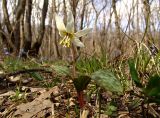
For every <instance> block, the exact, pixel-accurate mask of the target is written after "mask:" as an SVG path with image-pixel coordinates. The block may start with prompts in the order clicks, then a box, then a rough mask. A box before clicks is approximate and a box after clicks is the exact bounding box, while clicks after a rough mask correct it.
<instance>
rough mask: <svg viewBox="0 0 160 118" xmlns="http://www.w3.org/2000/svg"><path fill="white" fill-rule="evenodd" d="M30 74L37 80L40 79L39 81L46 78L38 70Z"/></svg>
mask: <svg viewBox="0 0 160 118" xmlns="http://www.w3.org/2000/svg"><path fill="white" fill-rule="evenodd" d="M29 74H30V75H31V76H32V77H33V78H35V79H36V80H39V81H42V80H44V78H43V77H42V76H41V75H40V74H39V73H37V72H30V73H29Z"/></svg>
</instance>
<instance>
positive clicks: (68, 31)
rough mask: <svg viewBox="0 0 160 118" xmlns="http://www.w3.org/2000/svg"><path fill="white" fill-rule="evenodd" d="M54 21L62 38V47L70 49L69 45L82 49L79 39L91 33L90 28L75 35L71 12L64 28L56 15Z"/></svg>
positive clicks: (82, 45)
mask: <svg viewBox="0 0 160 118" xmlns="http://www.w3.org/2000/svg"><path fill="white" fill-rule="evenodd" d="M55 20H56V25H57V29H58V30H59V34H60V36H61V37H62V40H61V41H60V44H61V45H63V47H70V45H71V43H73V44H74V45H75V46H78V47H84V44H83V43H82V42H81V41H80V40H79V37H82V36H84V35H86V34H88V33H89V32H90V31H91V28H86V29H83V30H80V31H77V32H76V33H75V32H74V18H73V15H72V13H71V12H69V14H68V16H67V25H66V26H65V25H64V22H63V20H62V18H61V17H59V16H58V15H56V17H55Z"/></svg>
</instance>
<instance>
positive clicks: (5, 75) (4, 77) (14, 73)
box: [0, 69, 53, 80]
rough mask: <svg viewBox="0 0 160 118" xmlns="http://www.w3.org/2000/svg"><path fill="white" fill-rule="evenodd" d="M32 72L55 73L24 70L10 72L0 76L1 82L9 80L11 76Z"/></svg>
mask: <svg viewBox="0 0 160 118" xmlns="http://www.w3.org/2000/svg"><path fill="white" fill-rule="evenodd" d="M30 72H43V73H53V72H52V71H49V70H46V69H24V70H18V71H16V72H10V73H6V74H0V80H4V79H7V78H8V77H11V76H17V75H19V74H25V73H30Z"/></svg>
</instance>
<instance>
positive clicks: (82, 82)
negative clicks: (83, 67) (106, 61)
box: [73, 76, 91, 92]
mask: <svg viewBox="0 0 160 118" xmlns="http://www.w3.org/2000/svg"><path fill="white" fill-rule="evenodd" d="M90 81H91V78H90V77H89V76H79V77H78V78H76V79H74V80H73V84H74V86H75V88H76V90H77V91H78V92H80V91H83V90H85V89H86V88H87V85H88V84H89V82H90Z"/></svg>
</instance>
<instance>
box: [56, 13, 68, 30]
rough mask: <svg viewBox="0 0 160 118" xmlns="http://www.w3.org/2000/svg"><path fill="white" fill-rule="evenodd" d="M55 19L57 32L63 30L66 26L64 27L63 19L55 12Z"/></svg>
mask: <svg viewBox="0 0 160 118" xmlns="http://www.w3.org/2000/svg"><path fill="white" fill-rule="evenodd" d="M55 20H56V25H57V29H58V30H59V32H65V31H66V28H65V25H64V22H63V19H62V18H61V17H59V16H58V15H57V14H56V15H55Z"/></svg>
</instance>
